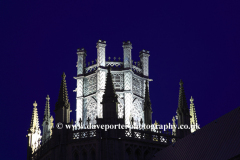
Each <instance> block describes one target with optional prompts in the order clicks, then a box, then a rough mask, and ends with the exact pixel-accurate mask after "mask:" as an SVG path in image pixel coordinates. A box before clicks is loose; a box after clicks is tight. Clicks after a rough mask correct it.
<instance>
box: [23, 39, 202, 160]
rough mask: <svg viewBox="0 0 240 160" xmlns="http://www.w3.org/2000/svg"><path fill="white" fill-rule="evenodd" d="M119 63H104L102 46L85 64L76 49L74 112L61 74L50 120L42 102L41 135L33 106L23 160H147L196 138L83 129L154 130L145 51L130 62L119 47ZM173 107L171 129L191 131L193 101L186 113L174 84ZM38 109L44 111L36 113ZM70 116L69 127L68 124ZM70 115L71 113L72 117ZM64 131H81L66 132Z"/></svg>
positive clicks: (127, 45)
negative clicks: (179, 143)
mask: <svg viewBox="0 0 240 160" xmlns="http://www.w3.org/2000/svg"><path fill="white" fill-rule="evenodd" d="M122 47H123V58H122V59H121V58H115V57H114V58H113V59H111V58H110V57H109V58H106V56H105V48H106V41H103V40H98V42H97V44H96V48H97V59H96V60H95V61H92V62H91V63H88V64H86V56H87V54H86V50H85V49H84V48H82V49H77V56H78V59H77V66H76V67H77V74H76V77H74V78H75V79H76V82H77V86H76V89H75V90H74V92H76V106H70V103H69V98H68V91H67V83H66V80H65V77H66V75H65V73H63V74H62V81H61V86H60V91H59V97H58V101H57V102H56V104H55V109H54V112H55V118H53V116H52V115H51V113H50V97H49V95H47V97H46V106H45V111H44V120H43V123H42V129H41V127H40V124H39V119H38V111H37V102H36V101H35V102H34V103H33V114H32V119H31V123H30V128H29V129H28V134H27V137H28V149H27V159H28V160H80V159H81V160H82V159H83V160H113V159H114V160H122V159H126V160H131V159H134V160H150V159H153V158H154V155H155V154H156V153H157V152H159V151H161V150H163V149H165V148H166V147H168V146H170V145H172V144H174V143H177V141H178V140H180V139H181V138H183V137H185V136H187V135H189V134H191V133H194V132H196V130H197V129H198V128H188V129H178V128H172V129H171V130H163V129H160V128H155V129H147V128H141V127H139V128H132V129H129V128H124V129H122V128H114V129H108V130H104V129H101V128H88V127H87V126H89V125H90V124H91V125H106V124H108V125H126V126H131V125H132V126H143V125H152V126H154V125H155V126H157V125H158V123H157V122H155V123H153V121H152V113H153V109H154V106H153V109H152V106H151V101H150V96H149V82H150V81H151V79H149V56H150V52H149V51H148V50H142V51H140V53H139V57H140V60H139V61H138V62H133V60H132V52H131V50H132V44H131V42H130V41H127V42H123V45H122ZM179 84H180V89H179V100H178V107H177V108H176V109H177V111H176V115H174V116H173V118H172V125H177V126H180V125H188V126H190V125H195V126H197V124H198V122H197V116H196V111H195V106H194V103H193V101H194V100H193V98H192V97H191V99H190V107H188V105H187V100H186V97H185V93H184V88H183V82H182V80H180V83H179ZM40 109H44V108H43V107H41V108H40ZM71 109H73V110H75V111H76V120H75V122H74V121H73V120H72V121H71V120H70V113H71V112H72V110H71ZM74 114H75V113H74ZM66 126H83V127H82V128H74V127H72V128H67V127H66Z"/></svg>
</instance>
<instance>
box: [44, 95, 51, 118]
mask: <svg viewBox="0 0 240 160" xmlns="http://www.w3.org/2000/svg"><path fill="white" fill-rule="evenodd" d="M49 100H50V98H49V95H47V97H46V106H45V111H44V118H43V121H50V104H49Z"/></svg>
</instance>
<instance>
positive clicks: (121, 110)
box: [117, 94, 124, 118]
mask: <svg viewBox="0 0 240 160" xmlns="http://www.w3.org/2000/svg"><path fill="white" fill-rule="evenodd" d="M117 95H118V102H119V104H118V118H123V115H124V100H123V95H122V94H117Z"/></svg>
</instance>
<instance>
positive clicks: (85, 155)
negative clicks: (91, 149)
mask: <svg viewBox="0 0 240 160" xmlns="http://www.w3.org/2000/svg"><path fill="white" fill-rule="evenodd" d="M87 158H88V156H87V152H86V151H85V150H84V151H83V152H82V159H87Z"/></svg>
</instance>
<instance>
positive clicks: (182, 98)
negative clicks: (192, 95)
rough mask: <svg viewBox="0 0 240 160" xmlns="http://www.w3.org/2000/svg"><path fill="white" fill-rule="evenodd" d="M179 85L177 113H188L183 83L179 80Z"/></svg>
mask: <svg viewBox="0 0 240 160" xmlns="http://www.w3.org/2000/svg"><path fill="white" fill-rule="evenodd" d="M179 85H180V89H179V99H178V109H177V110H178V111H180V112H186V111H187V112H188V111H189V110H188V106H187V100H186V96H185V92H184V88H183V81H182V80H180V82H179Z"/></svg>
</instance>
